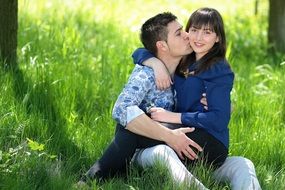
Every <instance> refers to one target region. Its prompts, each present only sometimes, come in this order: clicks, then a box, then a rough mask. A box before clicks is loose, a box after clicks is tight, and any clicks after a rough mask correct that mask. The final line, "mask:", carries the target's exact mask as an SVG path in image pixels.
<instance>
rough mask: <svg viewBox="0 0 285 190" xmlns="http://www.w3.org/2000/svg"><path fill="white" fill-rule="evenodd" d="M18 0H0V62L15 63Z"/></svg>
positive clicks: (10, 64) (11, 64)
mask: <svg viewBox="0 0 285 190" xmlns="http://www.w3.org/2000/svg"><path fill="white" fill-rule="evenodd" d="M17 30H18V0H0V63H5V66H8V67H14V66H15V65H16V63H17Z"/></svg>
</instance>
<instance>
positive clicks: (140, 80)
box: [112, 66, 153, 126]
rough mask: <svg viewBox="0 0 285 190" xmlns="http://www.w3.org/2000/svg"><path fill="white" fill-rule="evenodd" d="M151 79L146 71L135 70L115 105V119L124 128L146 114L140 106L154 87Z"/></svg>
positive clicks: (113, 114) (113, 115)
mask: <svg viewBox="0 0 285 190" xmlns="http://www.w3.org/2000/svg"><path fill="white" fill-rule="evenodd" d="M137 67H141V66H137ZM151 77H152V76H149V74H148V73H147V72H145V70H144V69H136V68H135V69H134V71H133V73H132V74H131V76H130V78H129V80H128V82H127V84H126V85H125V87H124V89H123V90H122V92H121V93H120V95H119V97H118V99H117V101H116V103H115V105H114V108H113V113H112V117H113V119H115V120H116V121H117V122H118V123H120V124H121V125H122V126H126V125H127V123H129V122H130V121H131V120H133V119H134V118H136V117H138V116H139V115H141V114H143V113H144V111H143V110H141V109H140V108H139V105H140V104H141V102H142V101H143V99H144V98H145V96H146V94H147V93H148V92H149V90H150V89H151V88H152V86H153V85H152V82H151V81H152V80H153V79H152V78H151Z"/></svg>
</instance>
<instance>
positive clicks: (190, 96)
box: [132, 48, 234, 148]
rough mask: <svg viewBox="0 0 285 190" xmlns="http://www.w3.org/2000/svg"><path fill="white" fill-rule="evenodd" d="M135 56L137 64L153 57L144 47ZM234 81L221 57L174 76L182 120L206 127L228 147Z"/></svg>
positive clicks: (189, 124) (188, 124)
mask: <svg viewBox="0 0 285 190" xmlns="http://www.w3.org/2000/svg"><path fill="white" fill-rule="evenodd" d="M132 56H133V59H134V63H135V64H142V62H143V61H145V60H146V59H148V58H150V57H154V55H153V54H151V53H150V52H149V51H147V50H146V49H144V48H139V49H137V50H136V51H135V52H134V53H133V55H132ZM195 66H196V65H195V64H194V65H192V66H191V67H190V68H189V71H193V70H195V69H196V68H195ZM233 81H234V73H233V72H232V70H231V68H230V66H229V65H228V64H227V62H226V61H219V62H217V63H215V64H214V65H213V66H212V67H210V68H209V69H208V70H206V71H203V72H201V73H200V74H197V75H191V76H188V77H187V78H185V77H181V76H179V75H175V77H174V89H175V90H176V92H177V105H176V110H175V111H176V112H179V113H182V115H181V122H182V124H184V125H187V126H191V127H196V128H202V129H204V130H206V131H207V132H208V133H209V134H211V135H213V136H214V137H215V138H217V139H218V140H219V141H220V142H222V143H223V144H224V145H225V147H227V148H228V147H229V129H228V124H229V121H230V116H231V99H230V93H231V90H232V87H233ZM202 93H206V97H207V102H208V110H205V109H204V108H203V105H202V104H201V103H200V99H201V98H202Z"/></svg>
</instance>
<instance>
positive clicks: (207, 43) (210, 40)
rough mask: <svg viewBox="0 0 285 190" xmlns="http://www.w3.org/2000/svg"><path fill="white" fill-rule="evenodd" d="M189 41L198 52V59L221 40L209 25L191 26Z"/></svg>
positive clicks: (196, 52)
mask: <svg viewBox="0 0 285 190" xmlns="http://www.w3.org/2000/svg"><path fill="white" fill-rule="evenodd" d="M189 41H190V45H191V47H192V49H193V51H194V52H195V54H196V60H199V59H201V58H202V57H203V56H204V55H205V54H207V53H208V52H209V50H210V49H211V48H212V47H213V46H214V44H215V43H216V42H218V41H219V38H218V36H217V34H216V33H215V32H214V31H212V30H211V28H210V27H209V26H205V25H204V26H202V27H201V28H196V27H195V26H192V27H190V28H189Z"/></svg>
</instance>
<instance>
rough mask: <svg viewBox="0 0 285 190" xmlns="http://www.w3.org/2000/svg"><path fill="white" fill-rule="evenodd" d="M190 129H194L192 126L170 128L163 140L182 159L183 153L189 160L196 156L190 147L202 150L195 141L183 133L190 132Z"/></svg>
mask: <svg viewBox="0 0 285 190" xmlns="http://www.w3.org/2000/svg"><path fill="white" fill-rule="evenodd" d="M192 131H194V128H189V127H187V128H179V129H175V130H171V133H170V135H169V136H168V137H167V139H166V140H165V142H166V144H168V145H169V146H170V147H171V148H172V149H173V150H175V152H176V153H177V154H178V156H179V157H180V158H181V159H182V160H184V155H185V156H186V157H187V158H189V159H190V160H195V159H197V158H198V156H197V154H196V153H195V152H194V150H193V149H192V147H193V148H195V149H196V150H198V151H202V150H203V149H202V148H201V147H200V146H199V145H198V144H197V143H196V142H194V141H193V140H191V139H190V138H188V137H187V136H186V135H185V133H190V132H192Z"/></svg>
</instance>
